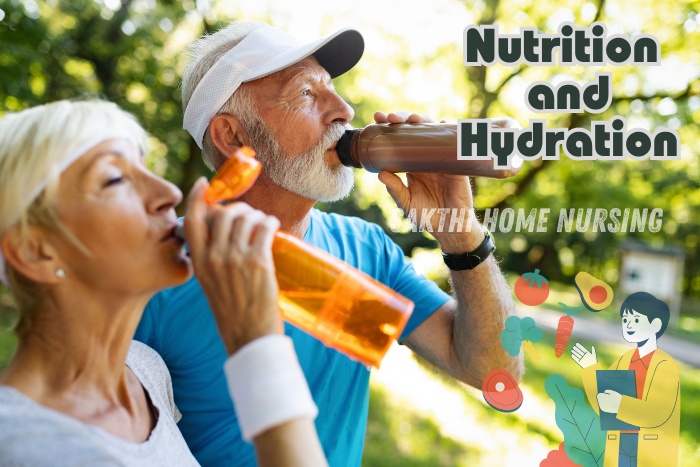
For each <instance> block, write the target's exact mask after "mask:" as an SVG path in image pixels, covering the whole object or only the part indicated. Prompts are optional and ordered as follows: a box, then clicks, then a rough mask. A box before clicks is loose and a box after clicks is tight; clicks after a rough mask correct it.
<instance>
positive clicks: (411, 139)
mask: <svg viewBox="0 0 700 467" xmlns="http://www.w3.org/2000/svg"><path fill="white" fill-rule="evenodd" d="M336 151H337V152H338V157H339V158H340V162H342V163H343V165H345V166H348V167H357V168H363V169H365V170H367V171H369V172H375V173H377V172H381V171H382V170H386V171H388V172H394V173H396V172H433V173H446V174H455V175H470V176H476V177H489V178H508V177H512V176H513V175H515V174H516V173H518V172H519V171H520V167H521V166H522V159H520V158H519V157H517V156H516V157H513V159H512V161H511V168H510V169H496V168H494V167H493V160H492V159H490V158H489V159H479V160H476V159H474V160H458V159H457V124H455V123H392V124H388V123H375V124H372V125H368V126H366V127H365V128H360V129H353V130H347V131H346V132H345V134H344V135H343V136H342V137H341V138H340V140H339V141H338V145H337V146H336Z"/></svg>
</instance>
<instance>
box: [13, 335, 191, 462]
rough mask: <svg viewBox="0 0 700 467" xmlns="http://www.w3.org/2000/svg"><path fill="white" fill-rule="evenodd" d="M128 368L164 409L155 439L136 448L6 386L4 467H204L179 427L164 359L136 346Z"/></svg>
mask: <svg viewBox="0 0 700 467" xmlns="http://www.w3.org/2000/svg"><path fill="white" fill-rule="evenodd" d="M126 365H127V366H128V367H129V368H131V370H132V371H133V372H134V374H135V375H136V377H137V378H138V379H139V381H141V384H142V385H143V387H144V389H145V390H146V391H147V393H148V395H149V396H150V398H151V401H152V402H153V405H154V406H155V407H156V408H157V409H158V414H159V416H158V421H157V423H156V426H155V428H154V429H153V431H152V432H151V435H150V436H149V438H148V439H147V440H146V441H144V442H143V443H132V442H129V441H126V440H124V439H121V438H118V437H116V436H113V435H111V434H109V433H107V432H105V431H104V430H102V429H100V428H98V427H96V426H93V425H90V424H87V423H84V422H81V421H80V420H77V419H75V418H73V417H69V416H67V415H64V414H62V413H60V412H57V411H55V410H52V409H49V408H47V407H44V406H43V405H40V404H38V403H36V402H34V401H33V400H32V399H30V398H29V397H27V396H25V395H24V394H22V393H21V392H19V391H17V390H16V389H14V388H11V387H9V386H0V465H2V466H37V467H40V466H49V465H50V466H86V465H91V466H92V465H100V466H102V465H109V466H193V465H199V464H197V461H196V460H195V458H194V457H193V456H192V454H191V453H190V451H189V449H188V448H187V444H186V443H185V440H184V439H183V438H182V435H181V434H180V430H179V429H178V427H177V421H178V420H180V417H181V416H180V412H179V411H178V410H177V408H176V407H175V403H174V401H173V393H172V385H171V382H170V374H169V373H168V369H167V368H166V366H165V363H163V360H162V359H161V358H160V356H159V355H158V354H157V353H156V352H155V351H154V350H153V349H151V348H150V347H148V346H146V345H144V344H141V343H140V342H136V341H134V342H133V343H132V344H131V347H130V349H129V353H128V355H127V357H126Z"/></svg>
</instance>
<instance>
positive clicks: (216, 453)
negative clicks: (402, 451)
mask: <svg viewBox="0 0 700 467" xmlns="http://www.w3.org/2000/svg"><path fill="white" fill-rule="evenodd" d="M304 240H305V241H307V242H308V243H310V244H312V245H314V246H316V247H318V248H320V249H322V250H325V251H327V252H329V253H330V254H332V255H333V256H336V257H338V258H340V259H342V260H344V261H345V262H347V263H348V264H351V265H352V266H354V267H356V268H358V269H360V270H361V271H364V272H365V273H367V274H369V275H370V276H372V277H374V278H375V279H377V280H378V281H380V282H382V283H384V284H385V285H387V286H389V287H390V288H392V289H394V290H396V291H397V292H399V293H401V294H402V295H404V296H406V297H408V298H409V299H411V300H413V302H414V303H415V309H414V311H413V314H412V315H411V318H410V319H409V321H408V324H407V325H406V328H405V329H404V332H403V334H402V336H401V337H402V338H403V337H405V336H407V335H408V334H410V333H411V332H412V331H413V330H414V329H415V328H416V326H418V325H419V324H420V323H422V322H423V321H424V320H425V319H426V318H427V317H428V316H430V315H431V314H432V313H433V312H434V311H435V310H436V309H438V308H439V307H440V306H441V305H442V304H444V303H445V302H446V301H447V300H449V298H450V296H449V295H448V294H446V293H445V292H443V291H442V290H441V289H440V288H439V287H438V286H437V285H436V284H435V283H434V282H432V281H430V280H428V279H426V278H425V277H424V276H420V275H418V274H417V273H416V271H415V270H414V268H413V265H412V264H411V263H410V261H408V260H406V259H405V257H404V255H403V251H402V250H401V248H399V246H398V245H396V243H394V242H393V241H392V240H391V239H390V238H389V237H388V236H387V235H386V234H385V233H384V231H383V230H382V229H381V228H380V227H379V226H377V225H375V224H371V223H368V222H365V221H363V220H362V219H358V218H354V217H346V216H340V215H337V214H328V213H324V212H321V211H318V210H316V209H313V210H312V211H311V222H310V225H309V229H308V230H307V232H306V234H305V235H304ZM284 330H285V334H287V335H288V336H290V337H291V338H292V339H293V341H294V348H295V350H296V353H297V356H298V358H299V362H300V364H301V367H302V369H303V371H304V374H305V375H306V380H307V381H308V383H309V388H310V389H311V394H312V395H313V398H314V401H315V402H316V405H317V406H318V416H317V417H316V429H317V430H318V435H319V438H320V440H321V445H322V446H323V450H324V452H325V454H326V457H327V459H328V462H329V464H330V465H331V466H359V465H360V461H361V459H362V449H363V446H364V438H365V429H366V427H367V410H368V402H369V374H370V372H369V369H368V368H367V367H366V366H365V365H363V364H361V363H358V362H356V361H354V360H351V359H350V358H348V357H346V356H344V355H343V354H341V353H339V352H338V351H336V350H333V349H331V348H328V347H326V346H325V345H324V344H322V343H321V342H320V341H318V340H316V339H315V338H314V337H312V336H310V335H309V334H307V333H305V332H304V331H301V330H300V329H298V328H296V327H294V326H292V325H290V324H288V323H285V326H284ZM135 338H136V339H137V340H139V341H141V342H144V343H145V344H147V345H149V346H150V347H152V348H154V349H155V350H156V351H157V352H158V353H159V354H160V355H161V357H163V360H164V361H165V363H166V364H167V366H168V369H169V370H170V374H171V376H172V381H173V390H174V393H175V403H176V405H177V407H178V408H179V409H180V412H181V413H182V420H180V422H179V423H178V425H179V427H180V430H181V431H182V434H183V436H184V438H185V440H186V441H187V444H188V445H189V447H190V449H191V450H192V453H193V454H194V455H195V457H196V458H197V460H198V461H199V462H200V463H201V464H202V465H204V466H209V465H227V466H231V465H255V452H254V449H253V445H252V444H250V443H246V442H245V441H243V439H242V438H241V434H240V428H239V426H238V422H237V418H236V415H235V412H234V410H233V403H232V402H231V398H230V396H229V392H228V387H227V385H226V379H225V377H224V372H223V365H224V361H225V360H226V357H227V355H226V350H225V349H224V346H223V343H222V342H221V339H220V337H219V334H218V332H217V328H216V322H215V321H214V317H213V315H212V313H211V311H210V310H209V306H208V304H207V300H206V297H205V295H204V293H203V292H202V289H201V288H200V286H199V283H198V282H197V280H195V279H192V280H190V281H188V282H187V283H186V284H184V285H182V286H179V287H175V288H172V289H168V290H165V291H163V292H160V293H159V294H157V295H156V296H155V297H154V298H153V300H151V302H150V303H149V304H148V306H147V307H146V310H145V312H144V315H143V318H142V319H141V323H140V324H139V327H138V329H137V331H136V337H135Z"/></svg>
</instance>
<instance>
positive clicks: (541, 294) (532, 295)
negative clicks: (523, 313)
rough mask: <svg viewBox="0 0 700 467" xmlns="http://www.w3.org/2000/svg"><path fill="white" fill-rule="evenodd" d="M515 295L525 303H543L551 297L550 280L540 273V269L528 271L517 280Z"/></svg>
mask: <svg viewBox="0 0 700 467" xmlns="http://www.w3.org/2000/svg"><path fill="white" fill-rule="evenodd" d="M515 296H516V297H518V300H520V302H521V303H523V304H525V305H529V306H537V305H541V304H542V303H544V301H545V300H547V297H549V281H548V280H547V279H545V278H544V276H542V275H541V274H540V270H539V269H535V271H534V272H526V273H525V274H523V275H522V276H520V277H518V280H517V281H516V282H515Z"/></svg>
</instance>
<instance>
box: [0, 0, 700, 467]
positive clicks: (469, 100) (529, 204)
mask: <svg viewBox="0 0 700 467" xmlns="http://www.w3.org/2000/svg"><path fill="white" fill-rule="evenodd" d="M699 7H700V2H698V1H666V2H658V1H655V0H635V1H632V0H630V1H614V0H608V1H605V0H600V1H590V2H589V1H562V0H538V1H534V0H501V1H498V0H485V1H456V0H432V1H430V2H426V1H425V0H421V1H419V0H404V1H401V2H398V1H381V0H371V1H370V0H355V1H352V2H337V1H336V2H329V1H325V2H322V1H294V2H290V1H283V0H275V1H272V0H271V1H262V0H245V1H235V2H234V1H215V0H210V1H197V2H195V1H192V0H185V1H176V0H171V1H156V0H133V1H129V0H124V1H119V0H95V1H92V0H89V1H88V0H83V1H56V0H54V1H46V2H34V1H31V0H30V1H19V0H0V44H2V47H0V114H2V113H4V112H9V111H16V110H20V109H23V108H26V107H28V106H31V105H36V104H39V103H43V102H46V101H52V100H56V99H60V98H70V97H75V96H76V95H80V94H97V95H101V96H104V97H106V98H108V99H110V100H113V101H115V102H117V103H119V104H120V105H121V106H123V107H124V108H126V109H128V110H129V111H131V112H133V113H134V114H135V115H136V116H137V117H138V118H139V119H140V120H141V122H142V123H143V124H144V125H145V127H146V128H147V129H148V130H149V132H150V133H151V135H152V143H153V153H152V155H151V157H150V159H149V163H150V165H151V168H152V169H153V170H155V171H156V172H158V173H160V174H162V175H164V176H165V177H167V178H168V179H170V180H172V181H173V182H174V183H176V184H178V186H180V187H181V188H182V189H183V191H185V192H186V191H187V190H188V188H189V187H190V185H191V184H192V182H193V181H194V180H195V179H196V178H197V177H198V176H199V175H201V174H202V173H205V174H207V173H208V172H207V171H206V169H205V168H204V167H203V165H202V163H201V161H200V159H199V153H198V148H197V147H196V145H194V144H193V143H192V141H191V140H190V139H189V137H188V135H187V134H186V133H185V132H184V131H183V130H182V129H181V124H182V120H181V109H180V95H179V89H178V85H179V79H180V78H179V77H180V76H181V73H182V70H183V68H184V64H185V60H186V58H185V57H184V56H183V51H184V50H185V48H186V46H187V44H189V43H190V42H191V41H192V40H193V39H195V38H196V37H198V36H200V35H201V34H202V33H203V32H213V31H216V30H217V29H219V28H220V27H221V26H222V25H225V24H226V23H227V22H229V21H231V20H236V19H246V20H260V21H269V22H271V23H272V24H274V25H276V26H279V27H282V28H285V29H287V30H289V31H290V32H292V33H293V34H295V35H297V36H298V37H300V38H302V39H314V38H317V37H319V36H320V35H322V34H326V33H329V32H332V31H334V30H336V29H338V28H341V27H355V28H357V29H359V30H360V31H361V32H362V34H363V36H364V38H365V53H364V57H363V59H362V60H361V61H360V63H359V64H358V65H357V66H356V67H355V68H354V69H353V70H352V71H351V72H349V73H347V74H346V75H343V76H342V77H340V78H338V79H337V80H336V88H337V89H338V92H339V94H341V95H342V96H343V97H344V98H345V99H346V100H347V101H348V102H349V103H351V104H352V106H353V108H354V109H355V119H354V120H353V122H352V123H353V125H354V126H356V127H361V126H364V125H366V124H368V123H371V122H372V115H373V113H374V112H375V111H376V110H384V111H394V110H409V111H413V112H418V113H422V114H427V115H430V116H432V117H433V118H435V119H436V120H440V119H445V120H448V121H455V120H457V119H459V118H482V117H493V116H499V115H506V116H510V117H513V118H516V119H518V120H519V121H520V123H521V124H522V125H523V126H527V125H528V120H529V119H530V118H535V117H536V116H535V115H534V114H532V113H530V111H529V110H528V109H527V107H526V106H525V101H524V93H525V89H526V88H527V86H528V85H529V84H531V83H532V82H534V81H538V80H542V81H549V82H551V83H553V84H557V83H558V82H561V81H564V80H574V81H577V82H579V83H584V82H587V81H591V80H592V79H593V78H594V73H595V72H600V71H609V72H611V73H612V74H613V93H614V98H613V103H612V106H611V107H610V109H609V110H607V111H606V112H604V113H602V114H599V115H596V116H590V115H587V114H572V115H570V114H546V115H545V117H546V118H547V125H548V126H549V127H569V128H575V127H583V128H588V127H590V122H591V120H608V119H610V118H611V117H612V116H613V115H621V116H624V117H625V118H626V119H627V121H628V126H629V127H631V128H635V127H636V128H645V129H647V130H651V131H653V130H654V129H655V128H661V127H666V128H670V129H673V130H675V131H677V132H678V133H679V135H680V138H681V142H682V150H681V151H682V160H680V161H673V162H658V161H628V162H601V161H590V162H579V161H575V162H574V161H570V160H568V159H566V158H563V159H562V160H560V161H548V162H544V163H543V162H542V161H535V162H530V163H527V164H526V166H525V167H524V169H523V170H522V171H521V173H520V174H519V175H518V176H517V177H516V178H514V179H512V180H508V181H492V180H477V181H476V182H475V186H474V187H475V192H476V198H475V199H476V205H477V207H478V209H479V211H480V213H481V214H483V212H484V210H485V209H488V208H499V209H500V210H501V211H502V210H503V209H506V208H513V209H518V208H524V209H526V210H530V209H532V208H544V207H546V208H550V209H551V212H552V213H555V214H554V215H553V217H556V213H558V212H559V210H560V209H561V208H567V209H569V208H589V207H590V208H605V209H611V208H615V207H617V208H622V209H624V208H649V209H652V208H661V209H663V210H664V217H663V227H662V229H661V231H660V232H658V233H653V232H649V231H648V230H646V231H644V232H635V233H622V232H620V233H616V234H612V233H596V232H591V231H588V232H585V233H578V232H574V233H557V232H556V228H555V227H551V226H550V228H549V230H548V232H544V233H538V232H515V231H510V232H495V233H494V236H495V238H496V242H497V244H498V250H497V252H496V253H497V255H498V258H499V259H500V260H501V261H502V267H503V269H504V270H505V271H506V273H507V274H508V277H509V280H510V281H511V283H512V282H514V281H515V279H516V278H517V276H518V275H520V274H522V273H524V272H528V271H532V270H533V269H535V268H538V269H540V270H541V271H542V272H543V274H544V275H545V276H546V277H547V278H549V279H550V280H551V283H552V290H553V293H552V296H551V297H550V299H549V300H548V302H547V303H546V304H545V306H544V310H543V312H546V311H547V310H549V313H550V315H548V316H551V314H552V313H558V314H560V315H562V313H561V308H560V307H558V306H557V305H556V303H557V302H558V301H563V302H566V303H568V304H569V305H571V306H575V305H578V304H579V303H578V300H579V299H578V294H576V293H575V291H574V290H573V289H572V284H573V276H574V275H575V274H576V272H578V271H588V272H590V273H591V274H593V275H595V276H596V277H600V278H602V279H604V280H606V281H607V282H608V283H610V284H611V285H612V286H613V288H616V289H617V287H618V286H619V283H620V279H621V277H620V250H621V248H622V246H623V245H625V244H626V243H625V242H629V241H630V240H636V241H639V242H643V244H644V245H645V247H647V248H649V249H655V248H656V249H658V248H666V249H668V248H672V249H673V251H675V252H680V254H681V255H682V264H683V274H682V280H681V281H679V283H678V287H677V292H676V293H677V296H678V302H679V303H680V305H679V307H680V318H679V320H678V321H677V323H676V325H675V326H674V327H673V328H672V329H669V331H668V334H669V336H672V337H673V338H677V339H682V341H681V342H682V343H683V342H686V343H692V344H694V345H695V346H698V345H700V337H699V334H700V250H699V247H698V240H699V234H700V231H699V229H698V226H699V224H700V217H699V216H698V207H699V206H700V167H699V165H698V147H700V144H699V143H700V134H699V133H698V123H699V122H700V96H699V93H700V79H699V77H700V66H699V65H698V64H700V37H699V36H700V34H699V33H698V31H699V30H700V16H698V14H697V12H698V10H699V9H700V8H699ZM594 20H599V21H602V22H604V23H605V25H606V26H607V28H608V34H616V33H621V34H626V35H630V36H631V35H635V34H640V33H647V34H653V35H654V36H656V37H657V38H658V39H659V41H660V43H661V47H662V49H661V53H662V66H660V67H633V66H622V67H581V66H575V67H505V66H500V65H497V66H493V67H488V68H484V67H465V66H463V65H462V30H463V29H464V27H465V26H467V25H469V24H497V25H498V26H499V27H500V32H501V33H508V34H512V33H516V32H518V28H520V27H537V28H539V29H540V30H541V31H543V32H546V33H554V32H556V31H557V29H558V26H559V24H560V23H561V22H563V21H570V22H573V23H575V24H577V25H579V26H586V25H589V24H590V23H591V22H593V21H594ZM537 117H539V118H541V115H540V116H537ZM356 180H357V185H356V189H355V190H354V192H353V194H352V196H351V197H350V198H348V199H346V200H343V201H341V202H338V203H334V204H331V205H322V206H320V207H321V208H322V209H325V210H331V211H336V212H341V213H344V214H348V215H356V216H360V217H363V218H365V219H367V220H370V221H372V222H377V223H379V224H380V225H382V226H384V227H385V228H387V230H389V229H388V226H389V225H390V224H389V223H388V222H393V223H394V225H396V223H397V222H399V219H398V216H397V212H396V208H395V204H394V203H393V201H392V200H391V198H390V197H389V196H388V195H387V194H386V191H385V190H384V188H383V186H382V185H381V184H380V183H379V182H378V181H377V178H376V175H372V174H369V173H367V172H364V171H357V172H356ZM387 220H388V221H387ZM390 234H391V235H392V237H393V238H394V239H395V240H396V241H397V242H398V243H399V244H400V245H401V246H402V248H403V249H404V251H405V253H406V254H407V255H408V256H411V257H412V258H413V260H414V262H415V264H416V267H417V269H418V270H419V271H421V272H423V273H425V274H426V275H428V276H429V277H430V278H432V279H434V280H436V281H437V282H438V283H439V284H440V285H441V286H442V287H444V288H445V289H449V285H448V282H447V279H448V271H447V269H446V268H445V267H444V265H443V264H442V260H441V257H440V254H439V250H437V249H436V244H435V242H434V241H433V240H432V239H431V237H430V236H429V235H428V234H421V233H407V234H395V233H393V232H390ZM620 301H621V300H620V297H618V298H617V299H616V302H615V304H614V305H613V306H612V307H611V308H610V309H611V310H612V311H611V312H610V313H608V314H607V315H605V316H596V317H594V318H593V317H590V316H586V318H589V319H598V320H602V321H604V322H610V323H611V325H614V326H617V325H618V324H616V323H618V319H619V318H618V316H617V313H616V309H615V305H618V307H619V302H620ZM0 307H2V308H3V309H6V310H7V312H6V313H2V314H1V315H0V318H2V322H3V323H4V324H5V325H6V327H8V328H9V326H10V325H11V323H12V320H13V315H12V311H11V310H12V307H13V305H12V302H11V300H10V298H9V296H8V293H7V290H5V289H2V288H0ZM520 311H521V312H522V313H523V314H528V313H530V312H533V313H534V312H535V310H530V309H523V310H520ZM599 315H604V313H600V314H599ZM533 316H534V315H533ZM541 316H544V315H541ZM538 319H540V318H537V317H536V320H538ZM542 319H544V318H542ZM538 323H539V321H538ZM543 327H544V326H543ZM576 333H577V331H576V328H575V330H574V337H573V339H572V342H573V341H574V340H575V339H577V337H576ZM670 338H671V337H669V339H670ZM581 341H582V342H583V343H585V344H586V345H588V346H589V347H590V345H591V344H595V345H596V349H599V351H598V355H599V359H600V360H601V361H602V362H607V363H608V364H609V363H611V362H612V360H613V358H615V357H617V356H618V355H619V354H620V353H621V352H622V351H624V350H625V349H626V347H625V346H624V345H623V344H624V342H623V340H622V338H621V336H620V337H619V339H617V340H614V339H612V340H598V339H587V340H586V339H582V340H581ZM553 342H554V334H553V333H552V332H551V331H549V330H545V338H544V339H543V341H542V342H540V343H538V344H536V345H537V347H538V348H539V349H540V353H541V354H543V356H544V357H543V360H542V361H541V362H539V363H538V364H533V363H532V362H531V361H530V360H526V362H527V365H528V372H527V374H526V376H525V379H524V381H523V383H522V388H523V391H524V393H525V402H524V404H523V406H522V407H521V408H520V409H519V410H518V411H516V412H514V413H511V414H505V413H500V412H496V411H494V410H493V409H491V408H490V407H488V406H487V405H486V403H485V402H484V400H483V397H482V395H481V391H480V389H474V388H467V387H465V386H463V385H460V384H458V383H455V382H453V381H450V380H449V379H447V378H446V377H444V376H443V375H441V374H439V373H438V372H436V371H435V370H433V369H432V368H430V367H429V366H428V365H427V364H425V363H424V362H420V361H418V360H416V359H415V358H414V357H413V356H412V355H411V353H410V352H409V351H408V350H407V349H405V348H402V347H398V346H397V347H396V348H395V349H392V350H391V352H390V354H389V355H388V356H387V358H386V359H385V361H384V363H383V365H382V369H381V370H380V371H376V372H375V373H374V375H373V378H372V392H371V407H370V421H369V425H368V435H367V439H366V448H365V457H364V460H363V464H364V465H367V466H393V465H397V466H398V465H406V466H409V465H410V466H437V465H444V466H453V465H460V466H481V465H483V466H486V465H488V466H537V465H539V463H540V461H542V460H543V459H544V458H545V457H546V456H547V453H548V452H549V451H551V450H553V449H556V448H557V447H558V446H559V443H561V442H562V439H563V438H562V434H561V431H560V430H559V428H558V427H557V425H556V423H555V419H554V404H553V402H552V401H551V400H550V399H549V397H548V396H547V394H546V393H545V391H544V388H543V385H544V379H545V378H546V377H547V376H548V375H549V374H551V373H554V372H556V373H560V374H562V375H564V376H565V377H566V379H567V381H568V382H569V384H571V385H574V386H578V387H581V383H580V375H579V370H578V367H577V366H576V365H575V364H574V363H573V362H572V361H571V360H570V359H568V358H565V357H563V358H562V359H560V360H558V359H556V358H555V357H554V355H553V352H552V348H553ZM15 345H16V341H15V339H14V337H12V335H11V334H10V333H9V331H4V332H3V333H2V334H0V368H2V367H3V366H4V365H5V364H6V362H7V361H8V360H9V358H10V357H11V355H12V352H13V350H14V347H15ZM494 345H499V343H494ZM688 345H691V344H688ZM660 347H661V348H664V338H662V339H661V340H660ZM687 349H691V350H693V351H695V350H697V349H698V347H687ZM689 351H690V350H689ZM681 366H682V368H681V371H682V398H683V399H682V405H681V407H682V420H681V422H682V433H681V447H680V453H681V465H687V466H694V465H697V464H698V462H700V402H698V401H700V370H698V368H697V367H693V366H688V365H686V364H681Z"/></svg>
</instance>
